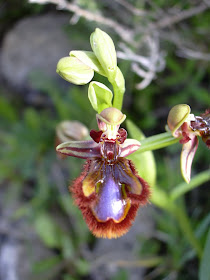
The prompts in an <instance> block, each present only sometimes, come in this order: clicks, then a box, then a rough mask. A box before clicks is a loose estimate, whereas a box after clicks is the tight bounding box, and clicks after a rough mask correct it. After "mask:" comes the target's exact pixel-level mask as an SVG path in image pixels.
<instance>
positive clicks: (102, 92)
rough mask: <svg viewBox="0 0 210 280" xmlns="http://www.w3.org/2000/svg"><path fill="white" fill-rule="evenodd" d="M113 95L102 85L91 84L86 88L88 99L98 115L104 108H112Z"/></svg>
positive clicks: (97, 83)
mask: <svg viewBox="0 0 210 280" xmlns="http://www.w3.org/2000/svg"><path fill="white" fill-rule="evenodd" d="M112 97H113V93H112V92H111V90H110V89H109V88H108V87H106V86H105V85H104V84H102V83H99V82H95V81H93V82H91V83H90V85H89V88H88V98H89V100H90V103H91V105H92V107H93V109H94V110H96V111H97V112H98V113H100V112H101V111H103V110H104V109H105V108H109V107H112Z"/></svg>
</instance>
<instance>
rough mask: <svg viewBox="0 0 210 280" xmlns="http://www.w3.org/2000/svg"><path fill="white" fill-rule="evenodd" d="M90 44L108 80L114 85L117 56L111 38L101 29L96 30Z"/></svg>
mask: <svg viewBox="0 0 210 280" xmlns="http://www.w3.org/2000/svg"><path fill="white" fill-rule="evenodd" d="M90 44H91V47H92V50H93V52H94V54H95V55H96V57H97V58H98V61H99V62H100V64H101V66H102V67H103V69H104V71H105V73H106V76H107V78H108V79H109V81H110V82H111V83H113V81H114V79H115V76H116V71H117V55H116V51H115V46H114V43H113V41H112V39H111V37H110V36H109V35H108V34H107V33H105V32H104V31H102V30H100V29H99V28H96V30H95V32H93V33H92V34H91V36H90Z"/></svg>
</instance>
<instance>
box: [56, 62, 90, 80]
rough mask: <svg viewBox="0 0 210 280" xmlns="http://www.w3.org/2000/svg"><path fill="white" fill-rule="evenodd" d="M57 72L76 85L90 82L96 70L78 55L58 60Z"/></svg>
mask: <svg viewBox="0 0 210 280" xmlns="http://www.w3.org/2000/svg"><path fill="white" fill-rule="evenodd" d="M56 72H57V73H58V74H59V75H60V76H61V77H62V78H63V79H64V80H66V81H68V82H70V83H73V84H75V85H85V84H87V83H89V82H90V81H91V80H92V78H93V76H94V71H93V69H92V68H90V67H89V66H88V65H85V64H84V63H83V62H81V61H80V60H79V59H78V58H76V57H63V58H61V59H60V60H59V61H58V64H57V69H56Z"/></svg>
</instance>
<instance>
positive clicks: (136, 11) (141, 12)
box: [115, 0, 147, 16]
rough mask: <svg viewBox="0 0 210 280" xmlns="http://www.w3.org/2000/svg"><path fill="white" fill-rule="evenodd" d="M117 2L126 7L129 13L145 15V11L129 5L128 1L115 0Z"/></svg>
mask: <svg viewBox="0 0 210 280" xmlns="http://www.w3.org/2000/svg"><path fill="white" fill-rule="evenodd" d="M115 1H116V2H117V3H119V4H120V5H121V6H123V7H124V8H126V9H127V10H128V11H130V12H131V13H133V14H134V15H136V16H144V15H146V13H147V12H146V11H144V10H141V9H137V8H136V7H134V6H133V5H131V4H130V3H128V2H127V1H125V0H115Z"/></svg>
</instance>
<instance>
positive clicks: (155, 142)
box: [135, 132, 179, 154]
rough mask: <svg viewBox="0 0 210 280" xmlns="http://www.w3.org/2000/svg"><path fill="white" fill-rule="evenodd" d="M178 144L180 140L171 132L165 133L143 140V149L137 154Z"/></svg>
mask: <svg viewBox="0 0 210 280" xmlns="http://www.w3.org/2000/svg"><path fill="white" fill-rule="evenodd" d="M177 142H179V138H174V137H173V136H172V135H171V132H164V133H161V134H157V135H154V136H151V137H148V138H145V139H144V140H142V141H141V147H140V148H139V150H138V151H136V152H135V154H138V153H143V152H146V151H152V150H157V149H161V148H164V147H167V146H170V145H173V144H176V143H177Z"/></svg>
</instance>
